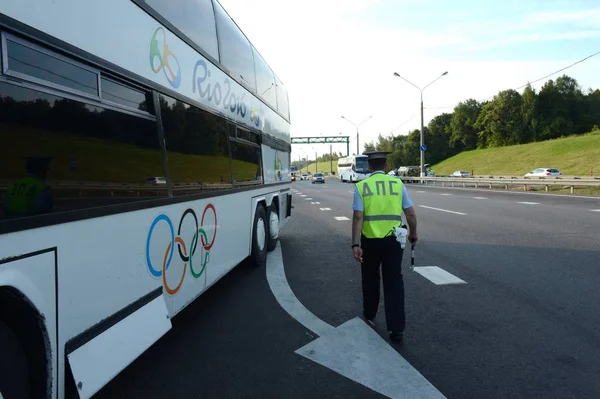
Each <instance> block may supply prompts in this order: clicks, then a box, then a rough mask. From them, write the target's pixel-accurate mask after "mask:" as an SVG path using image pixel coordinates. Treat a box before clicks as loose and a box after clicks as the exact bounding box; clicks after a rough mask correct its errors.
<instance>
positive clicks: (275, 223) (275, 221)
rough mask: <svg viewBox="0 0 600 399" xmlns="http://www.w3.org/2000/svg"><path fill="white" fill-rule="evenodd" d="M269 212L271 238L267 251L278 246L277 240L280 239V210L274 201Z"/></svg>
mask: <svg viewBox="0 0 600 399" xmlns="http://www.w3.org/2000/svg"><path fill="white" fill-rule="evenodd" d="M268 213H269V215H268V218H269V240H268V243H267V251H269V252H271V251H272V250H274V249H275V247H276V246H277V240H278V239H279V212H278V211H277V206H276V205H275V204H274V203H273V204H272V205H271V206H270V207H269V210H268Z"/></svg>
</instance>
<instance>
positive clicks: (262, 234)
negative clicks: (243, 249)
mask: <svg viewBox="0 0 600 399" xmlns="http://www.w3.org/2000/svg"><path fill="white" fill-rule="evenodd" d="M268 238H269V224H268V223H267V215H266V212H265V208H264V206H263V205H262V204H258V205H257V206H256V212H255V213H254V223H253V227H252V252H251V255H250V258H251V260H252V265H253V266H255V267H263V266H265V265H266V264H267V245H268V241H269V239H268Z"/></svg>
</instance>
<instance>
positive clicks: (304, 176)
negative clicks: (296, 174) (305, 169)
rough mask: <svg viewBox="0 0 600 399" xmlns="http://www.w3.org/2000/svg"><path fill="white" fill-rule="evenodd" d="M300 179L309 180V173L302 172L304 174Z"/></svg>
mask: <svg viewBox="0 0 600 399" xmlns="http://www.w3.org/2000/svg"><path fill="white" fill-rule="evenodd" d="M300 180H301V181H302V180H308V173H302V175H300Z"/></svg>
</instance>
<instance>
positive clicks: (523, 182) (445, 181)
mask: <svg viewBox="0 0 600 399" xmlns="http://www.w3.org/2000/svg"><path fill="white" fill-rule="evenodd" d="M400 178H401V179H402V181H403V182H418V183H421V184H425V185H429V184H430V183H433V185H434V186H436V185H440V186H442V187H457V186H459V187H460V186H462V187H475V188H479V187H482V188H483V187H487V188H490V189H491V188H493V187H494V186H504V189H505V190H508V188H509V187H514V186H522V187H523V190H524V191H527V189H528V187H529V186H543V187H545V189H546V191H548V190H549V187H550V186H563V187H565V188H570V189H571V193H574V191H575V187H599V188H600V178H598V177H589V178H584V177H583V176H573V177H570V176H569V177H566V176H548V177H540V178H538V177H527V178H525V177H515V176H506V177H505V176H502V177H410V176H401V177H400ZM438 183H441V184H438Z"/></svg>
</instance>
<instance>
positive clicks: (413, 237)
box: [352, 151, 418, 342]
mask: <svg viewBox="0 0 600 399" xmlns="http://www.w3.org/2000/svg"><path fill="white" fill-rule="evenodd" d="M363 154H364V155H367V156H368V165H369V170H370V171H371V175H370V176H369V177H367V178H366V179H364V180H362V181H361V182H359V183H357V184H356V188H355V192H354V204H353V206H352V209H353V210H354V216H353V220H352V255H353V256H354V258H355V259H356V260H357V261H359V262H361V273H362V293H363V315H364V317H365V319H366V320H367V322H368V323H369V324H370V325H371V326H375V322H374V320H375V315H376V314H377V308H378V307H379V268H380V265H381V269H382V272H383V290H384V305H385V318H386V323H387V327H388V331H390V339H391V340H393V341H399V342H401V341H402V339H403V333H404V326H405V313H404V282H403V279H402V255H403V253H404V251H403V249H402V247H401V246H400V243H399V242H398V241H396V237H395V235H394V234H393V231H394V228H395V227H400V226H401V225H402V216H401V215H402V213H404V215H405V216H406V221H407V222H408V227H409V234H408V237H407V239H408V241H409V242H410V243H411V244H412V245H415V244H416V242H417V240H418V236H417V216H416V212H415V208H414V206H413V203H412V200H411V199H410V197H409V195H408V192H407V191H406V187H405V186H404V184H403V183H402V180H400V179H398V178H396V177H393V176H389V175H387V174H385V172H384V170H385V168H386V166H387V154H390V153H389V152H383V151H369V152H365V153H363Z"/></svg>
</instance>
